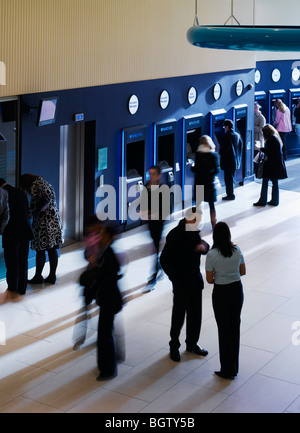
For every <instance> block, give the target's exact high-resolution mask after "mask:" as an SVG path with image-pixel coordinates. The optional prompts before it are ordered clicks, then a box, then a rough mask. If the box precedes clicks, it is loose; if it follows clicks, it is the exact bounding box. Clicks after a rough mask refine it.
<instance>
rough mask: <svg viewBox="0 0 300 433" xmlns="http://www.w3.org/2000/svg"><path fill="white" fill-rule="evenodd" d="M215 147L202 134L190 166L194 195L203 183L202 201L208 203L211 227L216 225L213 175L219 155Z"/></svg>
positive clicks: (208, 138) (217, 165)
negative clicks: (193, 160) (193, 164)
mask: <svg viewBox="0 0 300 433" xmlns="http://www.w3.org/2000/svg"><path fill="white" fill-rule="evenodd" d="M215 148H216V146H215V145H214V142H213V141H212V139H211V137H210V136H209V135H202V137H201V138H200V142H199V147H198V149H197V152H196V161H195V166H194V167H193V168H192V170H193V171H194V173H195V197H197V195H196V186H197V185H204V201H205V202H208V204H209V210H210V221H211V225H212V228H214V227H215V225H216V209H215V202H216V201H217V191H216V186H215V176H216V175H217V174H218V173H219V172H220V162H219V156H218V154H217V152H215ZM198 204H199V203H197V205H198Z"/></svg>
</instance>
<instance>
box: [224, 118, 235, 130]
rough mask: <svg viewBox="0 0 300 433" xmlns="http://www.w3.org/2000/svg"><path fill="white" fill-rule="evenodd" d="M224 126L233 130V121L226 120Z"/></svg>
mask: <svg viewBox="0 0 300 433" xmlns="http://www.w3.org/2000/svg"><path fill="white" fill-rule="evenodd" d="M223 126H228V128H229V129H233V121H232V120H231V119H225V120H224V123H223Z"/></svg>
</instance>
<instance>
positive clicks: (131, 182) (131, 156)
mask: <svg viewBox="0 0 300 433" xmlns="http://www.w3.org/2000/svg"><path fill="white" fill-rule="evenodd" d="M145 141H146V126H144V125H142V126H136V127H132V128H127V129H123V130H122V152H121V156H122V161H121V177H122V181H121V186H120V187H121V191H120V196H121V202H120V206H121V209H120V214H121V218H120V219H121V224H124V229H125V230H128V229H131V228H133V227H136V226H138V225H140V224H141V223H142V221H141V219H131V218H130V217H129V215H128V211H129V208H130V206H131V204H132V203H133V201H134V200H136V199H137V198H138V197H139V193H140V192H142V189H143V185H144V178H145ZM132 187H133V190H134V191H135V192H136V194H135V196H134V197H129V194H128V192H129V189H130V188H132ZM131 191H132V190H131Z"/></svg>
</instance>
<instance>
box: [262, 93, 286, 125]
mask: <svg viewBox="0 0 300 433" xmlns="http://www.w3.org/2000/svg"><path fill="white" fill-rule="evenodd" d="M276 99H281V100H282V102H284V103H285V104H286V105H288V103H287V100H286V91H285V90H284V89H278V90H269V114H268V118H266V121H267V123H270V124H271V125H273V124H274V121H275V118H276V111H277V108H276V107H275V101H276Z"/></svg>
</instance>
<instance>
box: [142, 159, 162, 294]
mask: <svg viewBox="0 0 300 433" xmlns="http://www.w3.org/2000/svg"><path fill="white" fill-rule="evenodd" d="M149 176H150V179H149V181H148V182H147V183H146V185H145V188H146V189H147V193H148V227H149V232H150V236H151V238H152V240H153V245H154V249H155V259H154V266H153V273H152V275H151V276H150V278H149V280H148V284H147V287H148V289H150V287H151V289H153V288H154V285H155V283H156V279H157V276H158V273H159V270H160V264H159V245H160V240H161V235H162V231H163V227H164V220H163V215H162V203H161V196H160V197H159V202H158V209H154V208H153V203H152V202H151V195H152V193H151V191H152V190H155V189H156V188H159V187H160V186H161V185H162V184H161V169H160V167H159V166H158V165H155V166H152V167H151V168H150V170H149ZM153 194H154V193H153Z"/></svg>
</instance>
